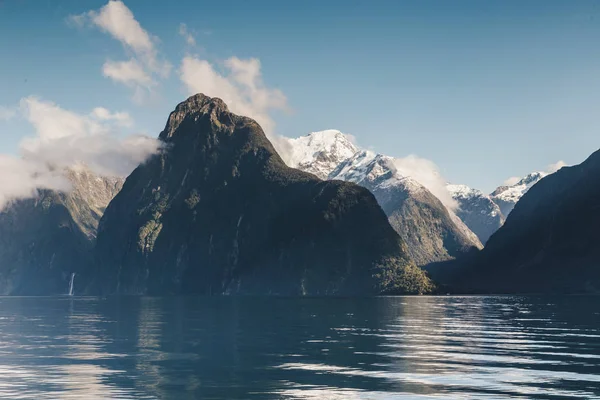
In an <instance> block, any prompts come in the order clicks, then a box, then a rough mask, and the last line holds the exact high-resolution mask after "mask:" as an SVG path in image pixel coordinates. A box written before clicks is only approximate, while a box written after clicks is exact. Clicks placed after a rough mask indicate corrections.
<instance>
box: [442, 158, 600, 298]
mask: <svg viewBox="0 0 600 400" xmlns="http://www.w3.org/2000/svg"><path fill="white" fill-rule="evenodd" d="M534 182H535V183H534ZM513 188H514V190H511V189H508V190H501V191H498V193H497V195H496V196H502V195H503V194H504V195H507V196H506V197H507V198H509V196H512V194H513V193H515V192H516V197H519V196H520V195H521V193H523V194H522V197H521V198H520V200H519V201H518V202H517V203H516V205H515V206H514V209H513V210H512V211H511V212H510V214H509V215H508V218H507V219H506V222H505V223H504V225H503V226H502V227H501V228H500V229H498V231H497V232H496V233H495V234H494V235H493V236H492V237H491V238H490V240H489V241H488V243H487V245H486V247H485V248H484V249H483V250H482V251H481V252H478V253H474V254H472V255H470V257H467V258H465V259H463V260H459V261H456V262H454V263H448V264H446V265H438V266H436V268H433V269H432V270H431V271H432V273H433V275H434V276H435V277H436V278H437V279H438V280H439V281H440V282H442V283H444V284H447V285H449V288H450V289H449V290H452V291H455V292H460V293H464V292H479V293H482V292H483V293H543V292H552V293H599V292H600V267H599V266H600V246H598V243H599V242H600V230H598V226H600V212H599V211H600V151H597V152H595V153H594V154H592V155H591V156H590V157H589V158H588V159H587V160H586V161H584V162H583V163H581V164H579V165H575V166H572V167H563V168H562V169H560V170H558V171H557V172H555V173H553V174H551V175H546V176H542V174H533V175H530V176H528V177H527V178H525V179H523V180H521V181H520V182H519V183H518V184H517V185H515V186H514V187H513Z"/></svg>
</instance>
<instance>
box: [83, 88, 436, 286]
mask: <svg viewBox="0 0 600 400" xmlns="http://www.w3.org/2000/svg"><path fill="white" fill-rule="evenodd" d="M160 139H161V140H162V141H163V142H164V143H165V145H166V150H165V151H164V152H163V153H162V154H160V155H158V156H155V157H153V158H152V159H150V160H149V161H148V162H147V163H145V164H143V165H141V166H139V167H138V168H137V169H136V170H135V171H134V172H133V173H132V174H131V175H130V176H129V177H128V178H127V180H126V182H125V184H124V186H123V189H122V190H121V192H120V193H119V194H118V195H117V196H116V197H115V199H114V200H113V201H112V202H111V203H110V205H109V206H108V208H107V210H106V212H105V214H104V216H103V218H102V221H101V224H100V229H99V234H98V241H97V248H96V254H97V256H98V264H97V265H98V269H97V271H96V276H95V281H94V283H93V285H92V286H91V288H90V290H92V291H93V290H98V291H100V292H102V293H136V294H142V293H147V294H175V293H196V294H236V293H240V294H242V293H245V294H252V293H254V294H284V295H305V294H306V295H307V294H311V295H313V294H320V295H331V294H377V293H422V292H426V291H428V290H430V288H431V284H430V282H429V280H428V278H427V277H426V276H425V274H424V273H423V271H422V270H420V269H418V268H417V267H416V266H415V265H414V264H413V262H412V261H411V260H410V258H409V257H408V255H407V254H406V246H405V244H404V243H403V242H402V240H401V239H400V238H399V236H398V235H397V234H396V233H395V232H394V230H393V229H392V228H391V226H390V225H389V223H388V222H387V219H386V218H385V215H384V213H383V212H382V211H381V208H380V207H379V206H378V205H377V203H376V201H375V199H374V198H373V196H372V195H371V194H370V193H369V192H368V191H367V190H365V189H363V188H361V187H359V186H357V185H354V184H350V183H344V182H339V181H337V182H323V181H321V180H319V179H318V178H316V177H315V176H314V175H312V174H309V173H306V172H302V171H299V170H296V169H292V168H289V167H287V166H286V165H285V164H284V162H283V161H282V159H281V158H280V157H279V155H278V154H277V153H276V152H275V150H274V148H273V146H272V145H271V143H270V142H269V141H268V139H267V138H266V136H265V135H264V133H263V131H262V129H261V128H260V126H259V125H258V124H257V123H256V122H255V121H254V120H252V119H250V118H246V117H241V116H237V115H234V114H232V113H230V112H229V111H228V109H227V106H226V105H225V104H224V103H223V102H222V101H221V100H220V99H217V98H209V97H207V96H204V95H202V94H198V95H195V96H192V97H190V98H189V99H187V100H186V101H184V102H182V103H180V104H179V105H178V106H177V107H176V109H175V111H173V112H172V113H171V115H170V116H169V119H168V122H167V124H166V127H165V129H164V130H163V132H162V133H161V134H160Z"/></svg>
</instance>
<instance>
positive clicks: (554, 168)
mask: <svg viewBox="0 0 600 400" xmlns="http://www.w3.org/2000/svg"><path fill="white" fill-rule="evenodd" d="M566 166H567V163H566V162H564V161H562V160H560V161H557V162H556V163H554V164H550V165H548V167H547V168H546V172H547V173H549V174H553V173H555V172H556V171H558V170H559V169H561V168H562V167H566Z"/></svg>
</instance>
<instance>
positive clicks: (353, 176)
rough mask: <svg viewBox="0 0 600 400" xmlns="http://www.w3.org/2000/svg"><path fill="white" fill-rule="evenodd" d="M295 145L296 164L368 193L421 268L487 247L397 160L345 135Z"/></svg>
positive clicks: (326, 134) (320, 135)
mask: <svg viewBox="0 0 600 400" xmlns="http://www.w3.org/2000/svg"><path fill="white" fill-rule="evenodd" d="M290 143H291V145H292V148H294V150H293V152H294V154H296V157H295V159H294V161H293V162H292V163H291V164H292V165H291V166H293V167H295V168H299V169H302V170H305V171H308V172H312V173H315V174H316V175H318V176H320V177H322V178H325V179H339V180H344V181H349V182H354V183H357V184H359V185H361V186H363V187H366V188H367V189H369V190H370V191H371V192H372V193H373V194H374V195H375V198H376V199H377V201H378V202H379V204H380V206H381V208H382V209H383V211H384V212H385V213H386V214H387V216H388V219H389V221H390V224H391V225H392V227H394V229H395V230H396V231H397V232H398V233H399V234H400V236H401V237H402V238H403V239H404V241H405V242H406V243H407V245H408V252H409V254H410V255H411V257H412V259H413V260H414V261H415V262H416V263H417V264H418V265H426V264H429V263H432V262H437V261H444V260H448V259H452V258H455V257H457V256H459V255H460V254H461V253H464V252H467V251H468V250H469V249H471V248H472V247H476V248H481V247H482V245H481V242H480V241H479V239H478V238H477V236H476V235H475V234H474V233H473V232H471V231H470V230H469V228H468V227H467V226H466V225H465V224H463V223H462V221H461V220H460V219H459V218H458V217H457V216H456V215H453V214H452V212H451V211H449V210H448V209H447V208H446V207H445V206H444V205H443V204H442V202H441V201H440V200H439V199H438V198H437V197H436V196H434V195H433V194H432V193H431V192H430V191H429V190H428V189H427V188H426V187H425V186H423V185H422V184H420V183H419V182H417V181H416V180H415V179H413V178H411V177H408V176H404V175H402V174H401V173H400V172H399V171H398V169H397V168H396V166H395V165H394V158H392V157H388V156H385V155H382V154H376V153H373V152H371V151H366V150H361V149H358V148H357V147H356V146H355V145H354V144H353V143H352V141H351V140H350V139H348V138H347V137H346V136H345V135H344V134H343V133H341V132H339V131H333V130H330V131H323V132H314V133H311V134H309V135H307V136H303V137H301V138H298V139H291V140H290ZM296 146H298V147H300V148H299V149H296V148H295V147H296ZM332 167H333V168H332Z"/></svg>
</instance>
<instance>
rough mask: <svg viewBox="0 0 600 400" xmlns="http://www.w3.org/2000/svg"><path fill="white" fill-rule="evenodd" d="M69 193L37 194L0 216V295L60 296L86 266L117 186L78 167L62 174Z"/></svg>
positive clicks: (118, 181)
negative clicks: (73, 275)
mask: <svg viewBox="0 0 600 400" xmlns="http://www.w3.org/2000/svg"><path fill="white" fill-rule="evenodd" d="M65 176H66V177H67V179H68V180H69V181H70V183H71V184H72V190H71V191H70V192H69V193H62V192H55V191H50V190H40V191H39V192H38V196H37V197H36V198H33V199H26V200H18V201H15V202H13V203H12V204H11V205H9V206H8V207H7V208H6V209H5V210H3V211H2V212H0V293H1V294H5V295H7V294H20V295H50V294H65V293H67V290H68V284H69V280H70V276H71V273H74V272H75V273H79V272H80V271H82V269H84V268H87V267H88V266H89V264H90V250H91V248H92V246H93V243H94V240H95V237H96V229H97V226H98V222H99V220H100V217H101V216H102V213H103V212H104V208H105V207H106V206H107V205H108V203H109V201H110V200H111V199H112V198H113V197H114V196H115V195H116V193H117V192H118V191H119V189H120V188H121V185H122V180H121V179H120V178H109V177H99V176H97V175H94V174H93V173H91V172H90V171H88V170H87V169H85V168H83V167H77V168H73V169H69V170H67V171H65Z"/></svg>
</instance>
